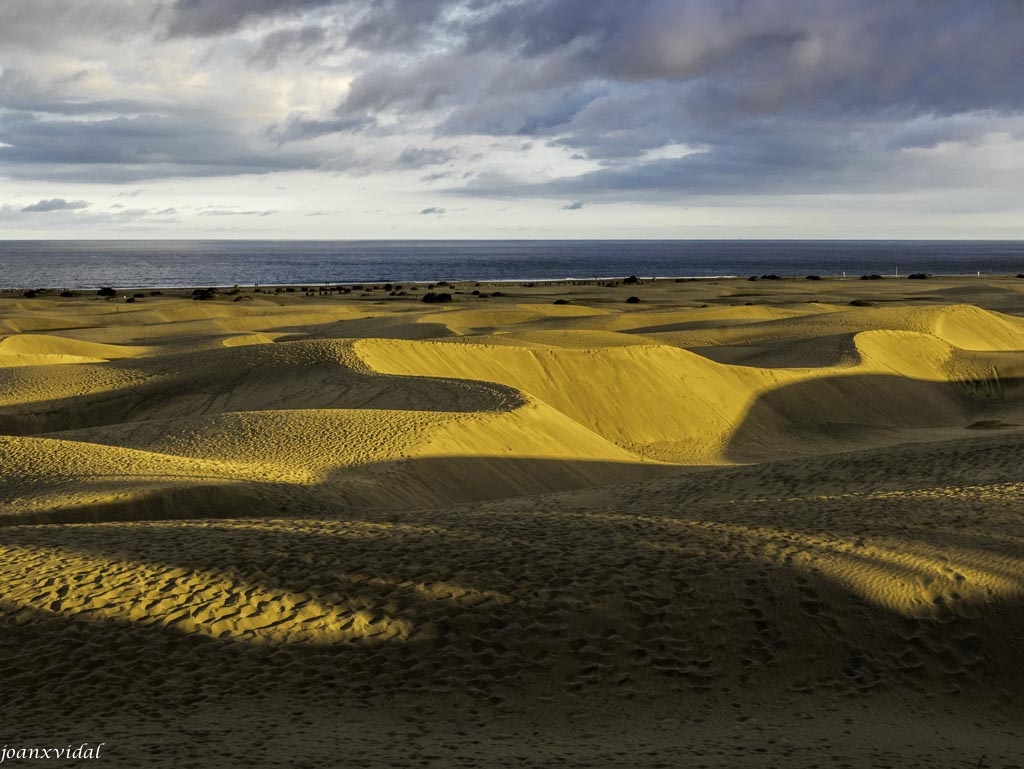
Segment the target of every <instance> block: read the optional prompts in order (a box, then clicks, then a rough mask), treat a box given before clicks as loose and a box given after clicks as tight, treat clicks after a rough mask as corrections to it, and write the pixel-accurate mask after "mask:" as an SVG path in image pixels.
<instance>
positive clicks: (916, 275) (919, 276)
mask: <svg viewBox="0 0 1024 769" xmlns="http://www.w3.org/2000/svg"><path fill="white" fill-rule="evenodd" d="M928 277H929V275H928V273H926V272H912V273H910V275H908V276H907V279H908V280H925V279H926V278H928Z"/></svg>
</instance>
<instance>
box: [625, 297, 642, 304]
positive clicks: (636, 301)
mask: <svg viewBox="0 0 1024 769" xmlns="http://www.w3.org/2000/svg"><path fill="white" fill-rule="evenodd" d="M639 303H640V297H639V296H631V297H629V298H628V299H626V304H639Z"/></svg>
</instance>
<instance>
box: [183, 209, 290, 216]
mask: <svg viewBox="0 0 1024 769" xmlns="http://www.w3.org/2000/svg"><path fill="white" fill-rule="evenodd" d="M276 213H277V211H274V210H263V211H235V210H231V209H222V208H216V209H209V210H206V211H200V212H199V216H271V215H273V214H276Z"/></svg>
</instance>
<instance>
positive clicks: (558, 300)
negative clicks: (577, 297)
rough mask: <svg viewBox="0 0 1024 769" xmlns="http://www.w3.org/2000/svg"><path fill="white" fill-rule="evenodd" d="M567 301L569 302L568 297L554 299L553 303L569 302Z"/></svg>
mask: <svg viewBox="0 0 1024 769" xmlns="http://www.w3.org/2000/svg"><path fill="white" fill-rule="evenodd" d="M569 303H570V302H569V300H568V299H556V300H555V304H569Z"/></svg>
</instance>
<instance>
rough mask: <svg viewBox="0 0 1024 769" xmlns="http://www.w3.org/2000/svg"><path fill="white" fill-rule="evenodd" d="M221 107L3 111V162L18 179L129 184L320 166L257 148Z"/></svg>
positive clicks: (307, 159) (289, 153)
mask: <svg viewBox="0 0 1024 769" xmlns="http://www.w3.org/2000/svg"><path fill="white" fill-rule="evenodd" d="M260 141H261V140H260V138H259V137H249V136H245V135H240V134H239V133H238V132H237V131H236V130H234V129H233V128H232V126H230V125H229V124H227V123H226V122H225V121H224V119H223V118H222V117H221V116H219V115H217V114H216V113H211V112H207V111H201V110H172V111H168V112H164V113H146V114H141V115H133V116H130V117H129V116H123V115H118V116H114V117H110V118H101V119H93V120H87V121H81V120H56V119H44V118H41V117H38V116H37V115H35V114H32V113H24V112H22V113H0V142H3V143H4V144H5V145H7V146H3V147H0V162H2V163H3V164H4V166H5V167H6V169H7V173H8V175H10V176H13V177H16V178H41V179H70V180H84V181H91V182H130V181H139V180H144V179H159V178H173V177H181V176H193V177H199V176H233V175H239V174H252V173H266V172H270V171H282V170H292V169H300V168H311V167H315V166H316V165H317V164H318V162H319V161H317V160H316V159H314V158H313V157H311V156H310V155H309V154H308V153H301V152H295V151H284V150H280V149H277V150H274V149H272V147H271V146H269V145H268V146H262V147H261V146H260Z"/></svg>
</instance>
